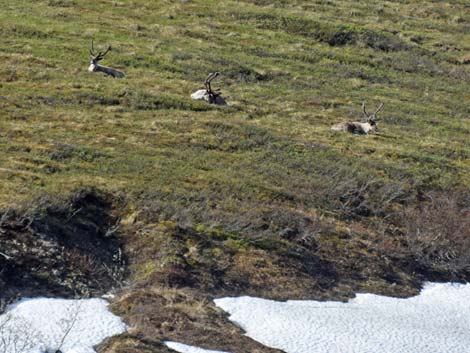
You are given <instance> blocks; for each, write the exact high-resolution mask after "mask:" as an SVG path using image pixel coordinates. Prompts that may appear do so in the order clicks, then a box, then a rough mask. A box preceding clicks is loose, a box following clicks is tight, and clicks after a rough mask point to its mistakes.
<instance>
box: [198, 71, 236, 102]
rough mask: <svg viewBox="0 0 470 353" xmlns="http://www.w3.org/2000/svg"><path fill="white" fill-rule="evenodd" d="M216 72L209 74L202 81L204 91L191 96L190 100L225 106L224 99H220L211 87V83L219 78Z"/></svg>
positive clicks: (201, 90) (218, 94)
mask: <svg viewBox="0 0 470 353" xmlns="http://www.w3.org/2000/svg"><path fill="white" fill-rule="evenodd" d="M219 75H220V73H218V72H211V73H210V74H209V75H208V76H207V77H206V79H205V80H204V87H205V89H200V90H197V91H196V92H194V93H193V94H191V98H192V99H195V100H205V101H206V102H208V103H210V104H216V105H227V102H225V99H223V98H222V96H221V95H220V93H219V92H216V91H214V90H213V89H212V87H211V81H212V80H213V79H214V78H216V77H217V76H219Z"/></svg>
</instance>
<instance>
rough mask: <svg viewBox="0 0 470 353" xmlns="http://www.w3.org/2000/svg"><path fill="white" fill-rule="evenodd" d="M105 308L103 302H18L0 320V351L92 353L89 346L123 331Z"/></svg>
mask: <svg viewBox="0 0 470 353" xmlns="http://www.w3.org/2000/svg"><path fill="white" fill-rule="evenodd" d="M107 306H108V302H107V301H106V300H103V299H81V300H67V299H49V298H35V299H30V298H27V299H22V300H20V301H19V302H17V303H15V304H13V305H11V306H9V307H8V311H7V312H6V313H5V314H3V315H1V316H0V351H1V352H5V353H15V352H16V353H17V352H21V353H41V352H44V351H46V350H52V351H55V350H56V349H58V348H59V347H60V348H61V350H62V352H63V353H95V350H94V349H93V346H96V345H97V344H99V343H101V342H102V341H103V340H104V339H105V338H107V337H110V336H114V335H117V334H119V333H122V332H124V331H125V330H126V325H125V324H124V323H123V322H122V321H121V319H120V318H119V317H117V316H115V315H113V314H112V313H111V312H109V311H108V309H107ZM67 332H68V334H66V333H67ZM62 341H63V343H62V345H61V342H62ZM15 344H16V348H15ZM2 345H3V346H2ZM18 347H20V348H18Z"/></svg>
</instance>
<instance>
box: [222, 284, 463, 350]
mask: <svg viewBox="0 0 470 353" xmlns="http://www.w3.org/2000/svg"><path fill="white" fill-rule="evenodd" d="M215 303H216V305H217V306H219V307H220V308H222V309H223V310H225V311H227V312H228V313H230V320H232V321H233V322H234V323H236V324H238V325H239V326H240V327H242V328H243V329H244V330H245V331H246V332H247V336H249V337H251V338H253V339H255V340H256V341H259V342H261V343H262V344H264V345H266V346H270V347H273V348H278V349H281V350H284V351H285V352H287V353H315V352H322V353H323V352H329V353H334V352H347V353H353V352H360V353H366V352H371V353H372V352H387V353H405V352H406V353H408V352H420V353H428V352H429V353H431V352H432V353H435V352H447V353H450V352H456V353H457V352H458V353H461V352H469V351H470V348H469V347H470V284H466V285H462V284H451V283H447V284H437V283H427V284H426V285H425V287H424V288H423V290H422V291H421V293H420V295H418V296H416V297H412V298H407V299H397V298H390V297H384V296H378V295H373V294H358V295H357V296H356V298H354V299H351V300H350V301H349V302H347V303H342V302H333V301H329V302H318V301H293V300H291V301H287V302H277V301H272V300H266V299H259V298H252V297H240V298H222V299H216V300H215Z"/></svg>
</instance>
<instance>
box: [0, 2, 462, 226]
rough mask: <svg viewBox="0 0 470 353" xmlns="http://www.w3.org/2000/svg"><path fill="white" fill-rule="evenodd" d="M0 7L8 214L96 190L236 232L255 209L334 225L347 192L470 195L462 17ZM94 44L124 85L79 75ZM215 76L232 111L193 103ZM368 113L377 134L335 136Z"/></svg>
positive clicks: (446, 11) (366, 10)
mask: <svg viewBox="0 0 470 353" xmlns="http://www.w3.org/2000/svg"><path fill="white" fill-rule="evenodd" d="M1 5H2V13H1V14H0V23H1V27H0V32H1V34H2V43H1V44H0V58H1V59H2V60H1V63H0V80H1V83H0V107H1V111H2V119H1V121H0V152H1V153H0V167H1V169H0V178H1V181H2V182H1V187H0V191H1V197H0V204H1V205H2V206H4V207H6V206H9V205H11V204H14V203H17V202H18V201H20V200H28V199H30V198H31V196H32V195H35V194H36V193H42V192H46V193H61V194H63V193H67V192H69V191H72V190H74V189H76V188H78V187H83V186H86V187H89V186H96V187H98V188H101V189H104V190H106V191H111V192H123V193H125V194H126V195H128V196H129V199H131V200H134V201H133V202H135V203H136V204H140V205H147V206H148V205H149V204H151V205H153V204H155V203H157V204H158V206H155V207H157V209H158V210H160V211H161V212H162V214H164V215H167V216H168V217H170V216H172V215H174V214H181V213H185V217H186V218H187V219H189V220H191V221H192V222H196V223H205V224H208V225H214V224H217V225H218V226H222V227H226V228H229V229H232V228H235V229H236V230H239V229H241V227H237V226H235V225H233V224H232V223H237V220H236V218H237V214H240V212H242V213H243V212H244V210H245V211H246V217H248V218H247V219H246V220H245V221H246V222H245V223H252V222H255V220H254V219H253V220H252V219H250V217H249V215H248V213H249V212H248V211H249V210H250V209H251V208H253V207H254V208H257V207H259V208H260V209H263V208H266V207H271V206H272V207H279V209H283V208H285V207H293V208H295V207H304V208H307V209H309V210H310V211H309V212H320V213H323V212H326V213H328V212H333V213H337V214H338V217H340V216H341V214H340V213H341V212H340V211H339V210H338V206H337V205H336V204H335V203H337V200H336V199H335V197H336V196H338V197H339V196H341V195H339V194H338V195H336V194H335V192H336V191H337V190H336V189H337V188H338V184H341V183H344V184H345V185H348V181H350V182H351V185H356V186H357V185H363V183H364V180H367V179H368V178H372V179H373V180H374V185H377V187H376V188H375V189H374V188H370V189H368V193H369V194H368V195H369V196H370V199H371V201H370V202H371V203H372V204H373V207H376V206H378V203H379V202H380V197H379V196H380V194H381V193H382V192H383V190H384V188H385V189H388V188H398V186H397V185H399V186H400V187H401V188H402V193H407V194H415V193H417V192H421V191H423V190H429V189H443V190H449V189H460V188H467V187H469V186H470V177H469V176H470V158H469V156H470V145H469V144H468V134H469V131H470V123H469V109H468V104H466V99H467V100H468V84H467V83H468V78H469V77H470V69H469V67H468V65H463V64H461V63H460V61H459V60H460V59H461V58H462V57H464V56H465V55H468V52H469V50H470V36H469V35H468V28H469V26H470V23H469V22H468V18H467V17H466V16H465V12H466V11H467V10H468V7H466V5H465V2H464V1H452V2H446V3H434V2H429V1H419V2H416V1H414V2H408V1H400V2H382V1H368V2H367V3H356V2H354V3H353V2H350V1H315V2H307V1H289V2H286V1H276V2H274V3H272V2H264V1H245V2H243V3H242V4H240V3H238V2H233V1H217V2H215V1H190V2H181V3H180V2H176V3H175V2H167V1H158V2H150V3H149V2H148V1H143V0H142V1H140V0H136V1H95V2H93V3H90V2H87V1H81V0H73V1H72V0H61V1H56V0H54V1H52V0H48V1H37V2H31V1H17V2H13V3H12V2H6V1H1ZM91 38H94V39H95V43H96V44H95V45H97V46H99V45H101V46H105V45H106V44H108V43H109V44H111V45H112V46H113V51H111V53H110V54H108V56H107V58H106V60H105V61H104V63H105V64H107V65H110V66H115V67H118V68H120V69H122V70H123V71H125V73H126V78H125V79H121V80H118V79H112V78H110V77H105V76H102V75H101V74H91V73H88V72H87V71H86V69H87V66H88V45H89V42H90V40H91ZM214 70H217V71H220V72H221V74H222V76H221V78H220V80H219V82H217V85H216V86H220V87H221V89H222V93H223V95H224V96H225V97H226V98H227V100H228V101H229V102H230V103H231V106H230V107H225V108H219V107H215V106H209V105H206V104H204V103H200V102H193V101H191V100H190V98H189V95H190V93H191V92H193V91H194V90H196V89H198V88H199V87H200V86H201V82H202V80H203V78H204V77H205V75H206V74H207V73H208V72H209V71H214ZM362 101H366V102H367V103H368V106H370V107H371V108H370V109H373V107H374V106H376V105H377V104H378V103H379V102H384V103H385V109H384V111H383V112H382V113H381V114H380V116H381V117H382V121H381V122H380V126H379V127H380V129H381V130H380V132H379V133H378V134H376V135H370V136H351V135H347V134H339V133H335V132H332V131H330V129H329V127H330V125H332V124H333V123H335V122H340V121H346V120H357V119H360V117H361V111H360V105H361V102H362ZM344 188H346V189H347V187H346V186H345V187H343V189H344ZM343 189H341V188H339V190H340V191H341V192H345V189H344V190H343ZM335 190H336V191H335ZM381 190H382V191H381ZM328 194H332V195H336V196H333V197H331V196H325V195H328ZM374 195H375V196H374ZM375 199H377V200H378V201H377V200H376V201H374V200H375ZM398 201H399V200H398V199H397V202H398ZM273 205H274V206H273ZM148 207H150V206H148ZM152 207H153V206H152ZM371 207H372V206H371ZM162 217H163V216H162ZM240 222H241V223H243V222H244V221H240Z"/></svg>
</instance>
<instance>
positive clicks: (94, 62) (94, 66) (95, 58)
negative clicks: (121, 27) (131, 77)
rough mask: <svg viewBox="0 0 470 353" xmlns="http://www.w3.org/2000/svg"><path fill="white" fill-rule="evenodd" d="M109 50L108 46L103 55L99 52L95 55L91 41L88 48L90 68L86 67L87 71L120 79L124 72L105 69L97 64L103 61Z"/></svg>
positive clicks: (109, 68) (105, 67)
mask: <svg viewBox="0 0 470 353" xmlns="http://www.w3.org/2000/svg"><path fill="white" fill-rule="evenodd" d="M110 50H111V46H110V45H109V46H108V49H106V51H105V52H104V53H102V52H101V51H100V52H99V53H98V54H95V50H94V48H93V40H91V46H90V55H91V58H90V66H89V67H88V71H90V72H102V73H104V74H106V75H110V76H113V77H118V78H122V77H124V72H122V71H119V70H116V69H113V68H112V67H107V66H103V65H100V64H99V62H100V61H101V60H103V58H104V57H105V55H106V54H108V52H109V51H110Z"/></svg>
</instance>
